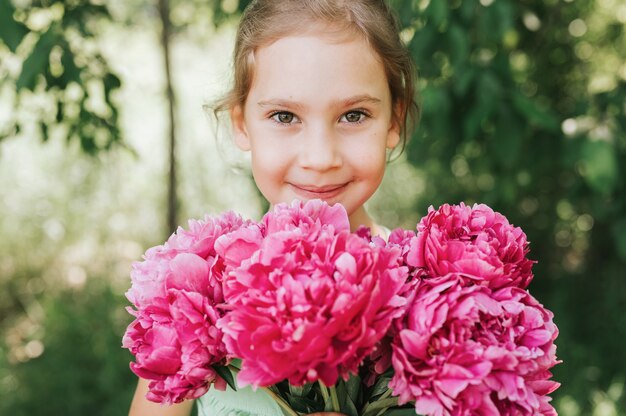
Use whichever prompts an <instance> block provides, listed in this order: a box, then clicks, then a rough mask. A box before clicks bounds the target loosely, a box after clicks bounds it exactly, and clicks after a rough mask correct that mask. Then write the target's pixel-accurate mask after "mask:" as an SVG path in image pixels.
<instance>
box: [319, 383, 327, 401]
mask: <svg viewBox="0 0 626 416" xmlns="http://www.w3.org/2000/svg"><path fill="white" fill-rule="evenodd" d="M318 384H319V385H320V392H322V398H323V399H324V404H326V403H328V400H329V399H330V396H329V395H328V389H327V388H326V386H325V385H324V383H322V380H319V381H318Z"/></svg>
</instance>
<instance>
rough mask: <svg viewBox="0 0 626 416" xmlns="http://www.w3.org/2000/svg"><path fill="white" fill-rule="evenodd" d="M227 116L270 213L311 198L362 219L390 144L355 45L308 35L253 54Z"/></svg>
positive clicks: (366, 64) (387, 117)
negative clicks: (242, 97) (240, 94)
mask: <svg viewBox="0 0 626 416" xmlns="http://www.w3.org/2000/svg"><path fill="white" fill-rule="evenodd" d="M231 115H232V121H233V128H234V134H235V142H236V143H237V145H238V147H240V148H241V149H243V150H250V151H251V152H252V173H253V176H254V180H255V182H256V184H257V186H258V187H259V189H260V191H261V192H262V193H263V195H264V196H265V197H266V198H267V199H268V201H269V202H270V203H271V204H272V205H273V204H277V203H279V202H291V201H292V200H294V199H300V200H309V199H314V198H318V199H323V200H325V201H327V202H328V203H330V204H335V203H341V204H342V205H343V206H344V207H345V208H346V210H347V212H348V215H350V217H351V219H354V218H362V217H363V214H364V210H363V204H364V203H365V201H367V200H368V199H369V198H370V197H371V196H372V194H373V193H374V192H375V191H376V189H377V188H378V186H379V185H380V182H381V180H382V178H383V174H384V170H385V162H386V149H388V148H393V147H395V146H396V145H397V144H398V142H399V126H398V124H397V123H396V122H395V121H394V120H395V118H394V117H393V114H392V99H391V92H390V90H389V86H388V83H387V77H386V75H385V69H384V67H383V64H382V63H381V61H380V60H379V58H378V56H377V55H376V54H375V52H374V51H373V50H372V49H371V47H370V46H369V45H368V44H367V42H366V41H365V40H364V39H362V38H361V37H358V36H352V37H347V36H345V35H344V36H342V37H338V36H337V35H329V34H324V33H323V32H316V33H312V34H307V35H304V36H296V35H293V36H287V37H283V38H280V39H279V40H277V41H276V42H274V43H271V44H269V45H266V46H264V47H261V48H259V49H258V50H257V51H256V52H255V54H254V79H253V82H252V86H251V88H250V91H249V93H248V97H247V99H246V102H245V104H244V106H243V107H235V108H234V109H233V111H232V114H231ZM357 225H358V224H357Z"/></svg>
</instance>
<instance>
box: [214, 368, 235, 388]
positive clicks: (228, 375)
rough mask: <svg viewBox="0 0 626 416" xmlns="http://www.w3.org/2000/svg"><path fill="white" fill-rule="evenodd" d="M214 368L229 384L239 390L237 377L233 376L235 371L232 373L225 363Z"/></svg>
mask: <svg viewBox="0 0 626 416" xmlns="http://www.w3.org/2000/svg"><path fill="white" fill-rule="evenodd" d="M213 369H214V370H215V372H216V373H217V374H218V375H219V376H220V377H222V378H223V379H224V381H226V383H227V384H228V386H229V387H230V388H231V389H233V390H235V391H237V384H236V383H235V378H234V377H233V373H231V371H230V369H229V368H228V367H227V366H223V365H217V364H216V365H214V366H213Z"/></svg>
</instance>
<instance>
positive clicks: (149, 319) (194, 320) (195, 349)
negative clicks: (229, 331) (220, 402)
mask: <svg viewBox="0 0 626 416" xmlns="http://www.w3.org/2000/svg"><path fill="white" fill-rule="evenodd" d="M131 313H132V314H133V315H135V317H136V319H135V321H134V322H133V323H132V324H131V325H130V326H129V327H128V329H127V330H126V333H125V335H124V338H123V341H122V346H123V347H124V348H128V349H129V350H130V352H131V353H132V354H133V355H135V361H136V362H134V363H131V364H130V368H131V370H132V371H133V372H134V373H135V374H137V375H138V376H139V377H142V378H145V379H148V380H150V383H149V392H148V395H147V396H146V397H147V398H148V400H151V401H154V402H160V403H164V404H172V403H179V402H181V401H183V400H184V399H195V398H198V397H200V396H202V395H203V394H204V393H206V392H207V391H208V389H209V386H210V385H211V384H215V386H216V388H218V389H222V390H223V389H224V388H225V387H226V382H225V381H224V380H223V379H222V378H221V377H219V376H218V375H217V373H216V371H215V370H214V369H213V367H212V365H214V364H225V357H226V349H225V346H224V344H223V342H222V333H221V331H219V330H218V329H217V327H216V326H215V324H216V322H217V320H218V318H219V317H221V316H222V315H223V313H222V312H221V311H219V310H218V309H217V308H215V307H214V306H213V305H211V302H210V301H209V299H208V298H207V297H205V296H203V295H201V294H199V293H197V292H187V291H183V290H177V289H171V290H169V291H168V296H167V298H166V299H162V298H157V299H155V303H154V305H153V306H151V307H148V308H145V309H143V310H140V311H131Z"/></svg>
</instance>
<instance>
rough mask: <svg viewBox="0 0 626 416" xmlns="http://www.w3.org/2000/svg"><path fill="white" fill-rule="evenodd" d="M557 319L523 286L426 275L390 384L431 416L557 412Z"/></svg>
mask: <svg viewBox="0 0 626 416" xmlns="http://www.w3.org/2000/svg"><path fill="white" fill-rule="evenodd" d="M552 317H553V315H552V313H551V312H550V311H548V310H546V309H545V308H543V306H542V305H540V304H539V303H538V302H537V301H536V300H535V299H534V298H533V297H532V296H531V295H530V294H529V293H528V292H526V291H525V290H523V289H520V288H515V287H507V288H503V289H500V290H497V291H495V292H492V291H491V290H490V289H489V288H487V287H485V286H481V285H471V286H468V285H467V284H466V282H465V281H464V278H463V277H462V276H460V275H459V274H456V273H452V274H448V275H445V276H442V277H438V278H432V279H424V280H421V281H420V283H419V285H418V289H417V293H416V297H415V299H414V301H413V303H412V305H411V306H410V307H409V309H408V311H407V314H406V316H405V318H404V320H403V321H402V323H401V328H402V329H401V330H400V331H399V335H398V336H397V337H396V338H395V340H394V343H393V355H392V364H393V368H394V370H395V374H394V376H393V378H392V381H391V383H390V385H389V386H390V388H392V389H393V394H394V395H397V396H399V403H400V404H403V403H407V402H409V401H415V409H416V412H417V413H420V414H425V415H466V414H481V415H501V414H504V415H536V414H542V415H556V412H555V411H554V409H553V408H552V406H550V404H549V401H550V398H549V397H548V396H547V395H548V394H549V393H551V392H552V391H554V390H555V389H556V388H558V386H559V383H557V382H554V381H551V380H549V378H550V377H551V373H550V371H549V370H550V368H552V367H553V366H554V365H556V364H557V363H558V361H557V359H556V355H555V353H556V347H555V345H554V340H555V338H556V337H557V334H558V330H557V327H556V326H555V325H554V323H553V322H552Z"/></svg>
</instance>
